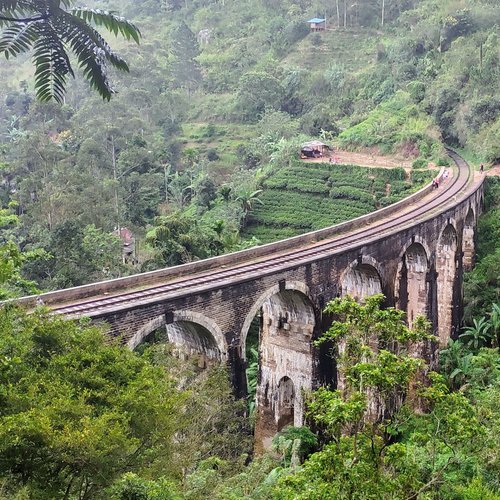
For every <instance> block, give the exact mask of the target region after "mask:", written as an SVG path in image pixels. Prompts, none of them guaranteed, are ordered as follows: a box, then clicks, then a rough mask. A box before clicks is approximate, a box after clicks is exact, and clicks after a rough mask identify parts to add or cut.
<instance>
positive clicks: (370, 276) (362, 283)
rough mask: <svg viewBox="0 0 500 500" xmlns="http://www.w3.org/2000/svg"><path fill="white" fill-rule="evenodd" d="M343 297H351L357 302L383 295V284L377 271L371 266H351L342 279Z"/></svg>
mask: <svg viewBox="0 0 500 500" xmlns="http://www.w3.org/2000/svg"><path fill="white" fill-rule="evenodd" d="M341 287H342V296H345V295H350V296H351V297H353V298H354V299H355V300H357V301H362V300H363V299H365V298H366V297H370V296H371V295H375V294H377V293H382V283H381V280H380V275H379V273H378V271H377V269H376V268H375V267H374V266H372V265H370V264H356V265H354V266H351V267H350V268H349V269H348V270H347V271H346V272H345V273H344V274H343V276H342V279H341Z"/></svg>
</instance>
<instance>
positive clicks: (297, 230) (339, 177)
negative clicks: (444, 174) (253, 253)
mask: <svg viewBox="0 0 500 500" xmlns="http://www.w3.org/2000/svg"><path fill="white" fill-rule="evenodd" d="M434 175H435V172H432V171H414V172H412V173H411V176H410V177H409V178H408V176H407V175H406V172H405V171H404V169H402V168H396V169H383V168H366V167H358V166H355V165H331V164H328V163H324V164H321V163H315V164H306V163H297V164H295V165H293V166H290V167H284V168H282V169H280V170H278V171H277V172H275V173H274V174H272V175H271V176H270V177H269V178H268V179H266V181H265V182H264V192H263V193H262V195H261V197H260V199H261V200H262V202H263V204H262V205H257V206H256V207H255V208H254V210H253V212H252V214H251V216H250V219H249V222H248V225H247V227H246V229H245V232H244V235H245V236H246V237H251V236H255V237H256V238H258V239H259V240H260V241H261V242H262V243H269V242H271V241H277V240H279V239H283V238H288V237H291V236H295V235H298V234H302V233H306V232H308V231H314V230H316V229H322V228H324V227H327V226H331V225H333V224H338V223H339V222H344V221H346V220H349V219H353V218H355V217H359V216H360V215H364V214H367V213H369V212H372V211H374V210H376V209H377V208H381V207H384V206H387V205H389V204H391V203H395V202H396V201H399V200H401V199H402V198H405V197H406V196H408V195H410V194H411V193H413V192H414V191H416V190H418V189H419V188H421V187H422V186H423V185H424V184H426V183H428V182H430V180H431V179H432V178H433V176H434Z"/></svg>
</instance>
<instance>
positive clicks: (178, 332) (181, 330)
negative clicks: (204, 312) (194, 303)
mask: <svg viewBox="0 0 500 500" xmlns="http://www.w3.org/2000/svg"><path fill="white" fill-rule="evenodd" d="M191 316H193V317H191ZM194 316H195V314H194V313H193V314H189V313H185V312H180V313H176V314H175V318H174V321H172V322H168V323H167V321H166V316H165V315H162V316H160V317H158V318H155V319H153V320H152V321H150V322H149V323H148V324H147V325H145V326H144V327H143V328H141V330H140V331H139V332H137V334H136V335H135V336H134V337H133V338H132V339H131V340H130V341H129V342H128V345H129V347H130V348H132V349H136V348H139V347H140V348H144V346H145V345H151V344H157V343H169V344H171V345H172V354H173V355H174V356H176V357H179V358H181V359H195V360H196V363H197V365H198V367H199V368H206V367H207V366H211V365H214V364H216V363H219V362H221V361H222V360H223V359H225V356H226V349H225V348H224V345H221V344H224V341H223V338H222V334H221V332H219V331H218V330H217V328H216V327H215V325H212V324H211V322H210V321H209V320H208V319H207V318H196V319H199V320H200V322H197V321H195V320H194V319H195V318H194Z"/></svg>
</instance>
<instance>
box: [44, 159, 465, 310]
mask: <svg viewBox="0 0 500 500" xmlns="http://www.w3.org/2000/svg"><path fill="white" fill-rule="evenodd" d="M448 153H449V155H450V157H451V158H452V159H453V161H454V162H455V164H456V166H457V167H458V169H457V170H458V171H457V175H454V176H453V177H451V178H450V182H449V184H448V185H446V186H444V187H442V188H439V189H438V191H436V192H435V196H434V197H433V198H432V199H431V200H430V201H428V200H426V199H425V198H424V200H423V201H422V202H420V203H417V204H416V206H415V207H414V208H411V209H410V210H408V211H406V212H405V211H403V213H397V214H393V215H392V216H389V217H388V218H386V219H382V220H381V221H379V222H376V223H372V224H370V225H369V226H368V227H364V228H360V230H357V231H351V232H349V233H346V234H341V235H338V236H335V237H332V238H327V239H325V240H322V241H319V242H316V243H313V244H310V245H307V246H305V247H299V248H297V249H291V250H287V251H284V252H282V253H279V254H276V255H274V256H271V257H269V256H268V257H265V256H264V257H259V258H254V259H250V260H249V261H248V262H241V263H239V264H238V265H233V266H228V267H226V268H224V269H212V270H210V271H205V272H199V273H197V274H195V275H192V276H189V277H185V278H177V279H173V280H171V281H170V282H169V283H166V284H165V283H160V284H158V285H155V286H151V287H148V288H145V289H141V290H134V291H129V292H127V291H125V292H123V293H115V294H113V295H105V296H102V295H101V296H98V297H94V298H91V299H89V300H84V301H75V302H74V303H65V304H61V305H57V304H54V305H53V306H51V307H50V309H51V310H52V312H54V313H56V314H64V315H68V316H70V317H78V316H86V315H87V316H88V315H90V316H100V315H105V314H106V313H107V312H109V310H117V309H130V308H134V307H137V306H138V305H140V304H145V303H151V302H158V301H163V300H166V299H169V298H177V297H180V296H185V295H189V294H191V293H195V292H198V291H206V290H209V289H211V288H215V287H217V288H223V287H225V286H229V285H231V284H234V283H242V282H245V281H249V280H251V279H254V278H255V277H256V276H263V275H267V274H272V273H275V272H277V271H285V270H288V269H292V268H294V267H298V266H299V265H302V264H304V263H306V262H310V261H313V260H318V259H321V258H326V257H328V256H330V255H332V254H334V253H340V252H341V251H343V250H345V249H346V247H349V248H353V247H354V248H356V247H359V246H362V245H364V244H366V243H368V242H369V241H370V240H372V239H377V238H379V237H380V235H381V233H383V234H393V233H396V232H399V231H402V230H404V229H407V228H408V227H411V226H414V225H416V224H417V223H420V222H422V220H426V219H429V218H431V217H433V216H434V215H435V212H437V211H438V210H439V211H444V210H446V209H447V208H448V203H449V201H450V199H451V200H452V199H454V197H456V196H457V195H458V194H459V193H461V192H462V191H463V190H464V189H465V188H466V187H467V185H468V183H469V180H470V175H471V172H470V167H469V165H468V164H467V163H466V162H465V161H464V160H463V159H462V158H461V157H460V156H459V155H457V154H456V153H454V152H453V151H449V152H448Z"/></svg>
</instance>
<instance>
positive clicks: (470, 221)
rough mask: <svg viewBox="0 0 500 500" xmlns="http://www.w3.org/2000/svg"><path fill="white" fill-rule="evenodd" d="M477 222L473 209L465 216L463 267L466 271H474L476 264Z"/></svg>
mask: <svg viewBox="0 0 500 500" xmlns="http://www.w3.org/2000/svg"><path fill="white" fill-rule="evenodd" d="M475 220H476V218H475V216H474V211H473V210H472V207H471V208H469V211H468V212H467V215H466V216H465V221H464V230H463V236H462V251H463V267H464V269H465V270H466V271H469V270H470V269H472V266H473V264H474V254H475V251H476V248H475V243H474V227H475Z"/></svg>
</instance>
